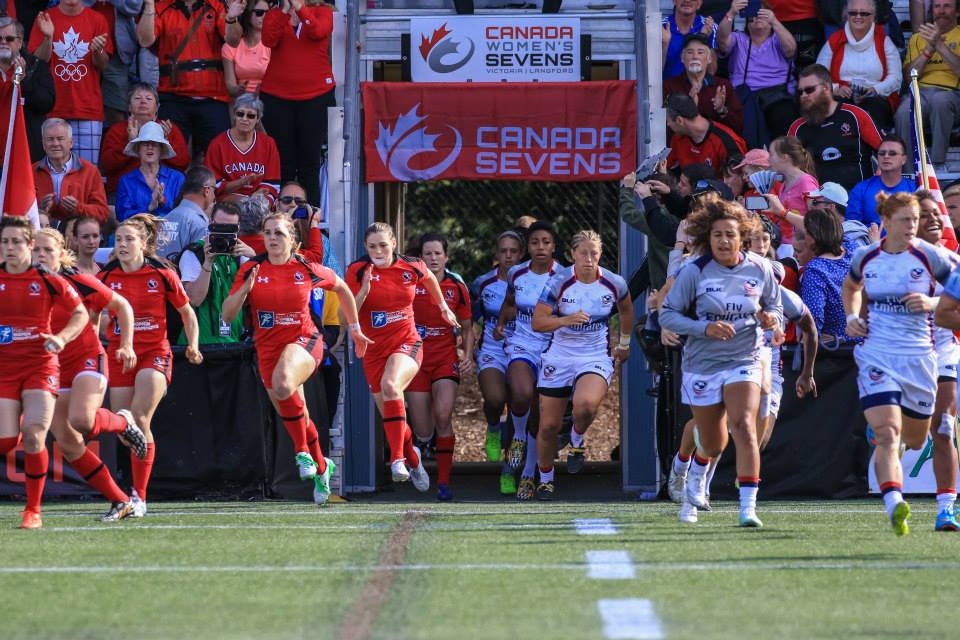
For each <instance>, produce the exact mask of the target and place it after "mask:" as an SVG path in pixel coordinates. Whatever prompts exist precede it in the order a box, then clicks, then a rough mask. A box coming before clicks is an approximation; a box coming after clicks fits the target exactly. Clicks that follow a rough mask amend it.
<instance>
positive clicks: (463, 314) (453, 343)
mask: <svg viewBox="0 0 960 640" xmlns="http://www.w3.org/2000/svg"><path fill="white" fill-rule="evenodd" d="M420 259H421V260H423V262H424V264H426V265H427V268H428V269H430V272H431V273H432V274H433V276H434V277H435V278H436V279H437V282H438V283H439V285H440V291H442V292H443V299H444V301H445V302H446V303H447V306H448V307H450V309H451V310H452V311H453V313H454V315H455V316H456V317H457V319H458V320H459V321H460V323H461V326H462V327H463V333H462V335H461V337H462V338H463V357H462V358H459V357H457V336H456V334H455V333H454V330H453V327H451V326H450V325H449V324H447V323H446V321H444V319H443V315H442V313H441V310H440V307H438V306H437V305H436V304H435V303H434V302H433V300H432V299H431V298H430V294H429V293H428V292H427V288H426V287H416V295H415V296H414V298H413V316H414V322H416V324H417V332H418V333H419V334H420V339H421V340H423V347H422V349H423V364H422V365H420V371H419V372H418V373H417V375H416V376H415V377H414V378H413V381H412V382H411V383H410V386H408V387H407V391H406V393H405V394H404V396H405V397H406V399H407V405H408V406H409V409H410V425H411V426H412V427H413V431H414V433H416V434H417V437H418V438H420V439H421V440H429V439H430V438H431V437H432V436H433V433H434V429H436V433H437V499H438V500H452V499H453V492H451V491H450V471H451V469H452V468H453V450H454V446H455V445H456V441H457V440H456V435H455V434H454V432H453V423H452V420H451V419H452V417H453V407H454V405H455V404H456V402H457V388H458V387H459V386H460V376H461V375H462V374H464V373H469V371H470V369H471V368H473V322H471V321H470V320H471V316H472V309H471V306H470V292H469V291H468V290H467V285H466V283H465V282H464V281H463V280H462V279H461V278H460V276H458V275H456V274H454V273H451V272H449V271H447V239H446V238H445V237H444V236H443V235H441V234H439V233H426V234H424V235H423V237H422V238H420Z"/></svg>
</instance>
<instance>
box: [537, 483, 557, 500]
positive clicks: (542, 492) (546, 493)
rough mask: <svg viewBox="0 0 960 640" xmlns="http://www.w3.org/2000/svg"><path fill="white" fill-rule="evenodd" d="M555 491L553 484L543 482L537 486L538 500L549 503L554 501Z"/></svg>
mask: <svg viewBox="0 0 960 640" xmlns="http://www.w3.org/2000/svg"><path fill="white" fill-rule="evenodd" d="M553 491H554V487H553V482H541V483H540V484H538V485H537V492H536V495H537V500H541V501H543V502H549V501H550V500H553Z"/></svg>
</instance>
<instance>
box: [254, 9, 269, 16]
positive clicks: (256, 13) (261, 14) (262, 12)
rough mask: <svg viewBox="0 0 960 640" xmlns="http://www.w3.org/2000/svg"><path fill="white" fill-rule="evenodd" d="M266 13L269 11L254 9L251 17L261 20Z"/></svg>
mask: <svg viewBox="0 0 960 640" xmlns="http://www.w3.org/2000/svg"><path fill="white" fill-rule="evenodd" d="M267 11H269V9H254V10H253V11H252V13H253V15H255V16H257V17H258V18H262V17H263V16H264V14H266V13H267Z"/></svg>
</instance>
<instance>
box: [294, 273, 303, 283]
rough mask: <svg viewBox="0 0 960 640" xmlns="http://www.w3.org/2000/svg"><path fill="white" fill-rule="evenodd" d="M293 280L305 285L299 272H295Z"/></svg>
mask: <svg viewBox="0 0 960 640" xmlns="http://www.w3.org/2000/svg"><path fill="white" fill-rule="evenodd" d="M293 279H294V280H295V281H296V283H297V284H303V274H302V273H301V272H299V271H296V272H294V274H293Z"/></svg>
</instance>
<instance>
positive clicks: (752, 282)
mask: <svg viewBox="0 0 960 640" xmlns="http://www.w3.org/2000/svg"><path fill="white" fill-rule="evenodd" d="M759 285H760V281H759V280H756V279H754V278H750V279H749V280H746V281H744V283H743V290H744V291H746V292H747V293H753V292H754V291H756V290H757V287H758V286H759Z"/></svg>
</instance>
